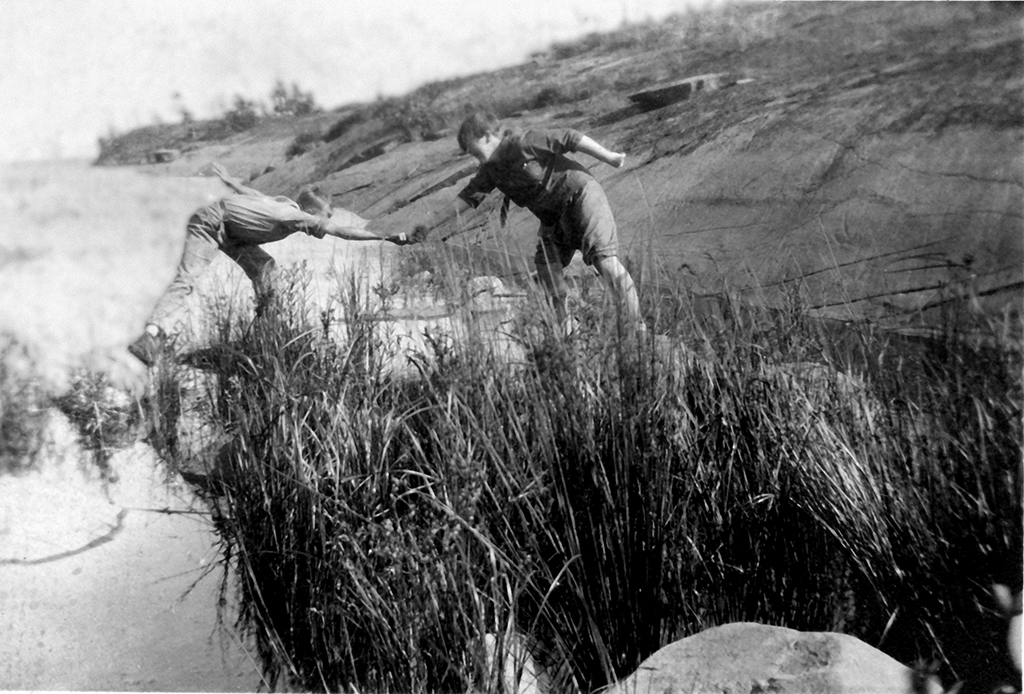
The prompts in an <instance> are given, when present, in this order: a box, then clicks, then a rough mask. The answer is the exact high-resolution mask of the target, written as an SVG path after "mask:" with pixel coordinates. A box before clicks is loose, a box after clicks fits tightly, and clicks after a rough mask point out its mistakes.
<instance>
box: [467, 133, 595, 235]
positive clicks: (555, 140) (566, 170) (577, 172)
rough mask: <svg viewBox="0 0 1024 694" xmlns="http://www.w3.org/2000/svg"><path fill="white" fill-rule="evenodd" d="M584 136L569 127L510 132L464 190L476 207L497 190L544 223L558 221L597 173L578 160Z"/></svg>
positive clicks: (471, 203)
mask: <svg viewBox="0 0 1024 694" xmlns="http://www.w3.org/2000/svg"><path fill="white" fill-rule="evenodd" d="M582 137H583V134H582V133H580V132H579V131H577V130H572V129H569V128H564V129H553V130H527V131H520V130H506V131H505V132H504V133H503V137H502V141H501V144H500V145H499V146H498V149H497V151H496V152H495V154H494V157H492V159H491V160H490V161H488V162H486V163H484V164H482V165H481V166H480V170H479V171H478V172H477V175H476V176H474V177H473V179H472V180H471V181H470V182H469V184H468V185H467V186H466V188H465V189H463V191H462V192H461V193H460V194H459V197H461V198H462V199H463V200H465V201H466V202H467V203H469V204H470V205H472V206H474V207H476V206H477V205H479V204H480V202H482V201H483V199H484V198H485V197H486V196H487V194H488V193H490V192H491V191H492V190H494V189H495V188H497V189H498V190H500V191H501V192H502V193H504V194H505V195H507V196H508V197H509V198H510V199H511V200H512V202H514V203H515V204H517V205H519V206H520V207H526V208H528V209H529V210H530V211H531V212H533V213H534V214H535V215H537V217H539V218H540V219H541V221H542V222H544V223H553V220H554V219H555V218H557V216H558V214H559V213H560V212H561V211H562V209H563V207H564V206H565V204H566V202H568V200H569V199H570V198H571V197H572V195H573V194H575V193H577V192H579V191H580V190H581V189H582V188H583V186H584V185H586V183H587V182H588V181H590V180H593V177H592V176H591V174H590V171H589V170H588V169H587V168H586V167H585V166H583V165H582V164H580V163H579V162H578V161H576V160H575V159H572V158H571V157H568V156H566V153H568V152H574V151H576V146H577V145H578V144H579V141H580V139H582Z"/></svg>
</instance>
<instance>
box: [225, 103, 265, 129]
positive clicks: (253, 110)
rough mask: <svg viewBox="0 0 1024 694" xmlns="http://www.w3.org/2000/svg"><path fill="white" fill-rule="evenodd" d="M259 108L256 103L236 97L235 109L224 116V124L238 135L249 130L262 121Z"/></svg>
mask: <svg viewBox="0 0 1024 694" xmlns="http://www.w3.org/2000/svg"><path fill="white" fill-rule="evenodd" d="M257 107H258V104H257V103H256V102H255V101H249V100H248V99H246V98H244V97H242V96H241V95H236V96H235V102H234V106H233V108H232V109H231V110H230V111H228V112H227V113H225V114H224V122H225V123H227V124H228V127H230V128H231V130H232V131H234V132H236V133H239V132H242V131H245V130H249V129H250V128H252V127H254V126H255V125H256V124H257V123H259V121H260V114H259V112H258V111H257Z"/></svg>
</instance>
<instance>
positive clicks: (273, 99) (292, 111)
mask: <svg viewBox="0 0 1024 694" xmlns="http://www.w3.org/2000/svg"><path fill="white" fill-rule="evenodd" d="M270 103H271V105H272V106H273V109H274V113H276V114H277V115H279V116H308V115H310V114H312V113H317V112H318V111H319V110H320V108H319V107H318V106H317V105H316V100H315V99H314V98H313V93H312V92H304V91H302V90H301V89H299V85H298V84H295V83H294V82H293V83H292V86H291V91H290V92H289V91H288V88H287V87H285V86H284V82H282V81H280V80H278V81H277V84H275V85H274V89H273V91H271V92H270Z"/></svg>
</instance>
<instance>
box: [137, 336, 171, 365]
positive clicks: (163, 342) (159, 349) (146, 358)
mask: <svg viewBox="0 0 1024 694" xmlns="http://www.w3.org/2000/svg"><path fill="white" fill-rule="evenodd" d="M166 348H167V335H166V334H165V333H164V331H163V330H161V331H160V332H159V333H158V334H157V335H156V336H155V337H154V336H153V335H150V334H149V333H148V332H144V333H142V335H140V336H139V337H138V339H136V340H135V342H133V343H131V344H130V345H128V351H129V352H130V353H131V354H132V356H134V357H135V358H136V359H138V360H139V361H141V362H142V363H143V364H145V365H146V366H150V367H151V366H153V365H154V364H156V362H157V360H158V359H159V358H160V357H161V356H162V355H163V353H164V350H165V349H166Z"/></svg>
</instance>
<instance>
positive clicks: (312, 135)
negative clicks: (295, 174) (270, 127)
mask: <svg viewBox="0 0 1024 694" xmlns="http://www.w3.org/2000/svg"><path fill="white" fill-rule="evenodd" d="M321 140H322V138H321V137H320V133H319V132H304V133H299V134H298V135H296V136H295V139H293V140H292V141H291V143H289V145H288V148H287V149H285V152H284V154H285V157H287V158H288V159H291V158H292V157H298V156H301V155H303V154H305V153H306V152H308V151H309V150H310V149H312V148H313V146H314V143H316V142H319V141H321Z"/></svg>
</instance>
